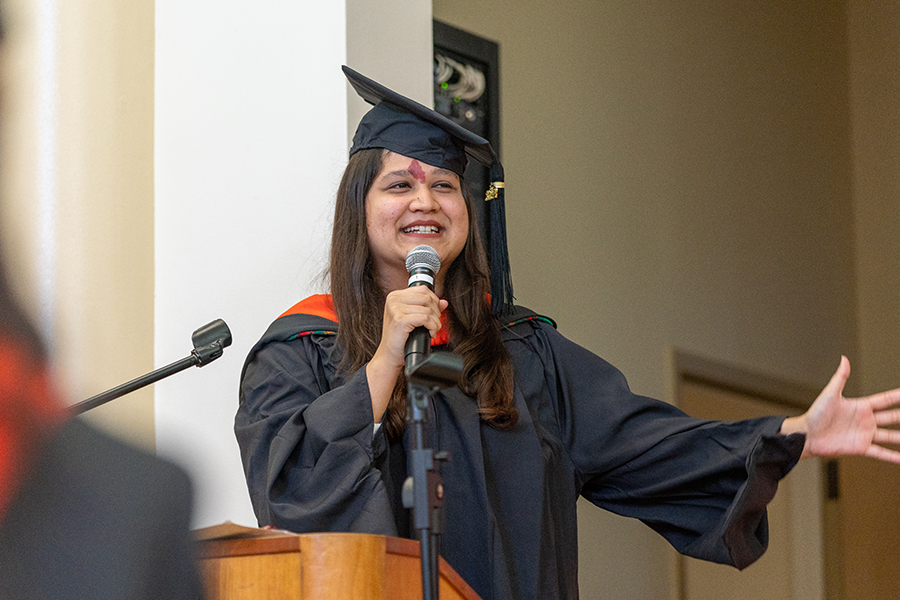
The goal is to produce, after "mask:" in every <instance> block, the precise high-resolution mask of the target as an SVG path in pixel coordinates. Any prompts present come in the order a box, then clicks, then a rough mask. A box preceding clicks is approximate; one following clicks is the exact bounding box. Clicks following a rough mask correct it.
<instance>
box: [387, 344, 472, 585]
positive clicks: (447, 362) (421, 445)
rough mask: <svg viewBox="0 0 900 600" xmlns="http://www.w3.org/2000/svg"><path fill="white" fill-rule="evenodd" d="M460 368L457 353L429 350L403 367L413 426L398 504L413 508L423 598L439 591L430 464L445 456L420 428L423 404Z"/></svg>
mask: <svg viewBox="0 0 900 600" xmlns="http://www.w3.org/2000/svg"><path fill="white" fill-rule="evenodd" d="M429 352H430V348H429ZM462 369H463V361H462V358H461V357H459V356H457V355H455V354H452V353H450V352H435V353H434V354H429V355H428V356H427V357H426V358H419V360H416V361H414V362H413V363H412V365H411V366H408V367H407V368H406V376H407V379H408V381H409V385H408V388H407V415H408V419H409V420H410V421H411V422H412V426H413V450H412V453H411V457H410V459H409V467H408V468H409V471H410V473H411V475H410V476H409V477H407V478H406V481H404V482H403V494H402V496H403V506H404V507H405V508H411V509H412V510H413V524H414V528H415V529H416V531H417V532H418V535H419V548H420V552H419V554H420V560H421V564H422V599H423V600H437V598H438V595H439V588H438V583H439V576H438V568H439V563H440V539H441V533H442V531H443V511H442V506H443V498H444V485H443V481H442V480H441V475H440V473H438V472H437V470H436V469H435V466H436V464H437V463H438V462H441V461H446V460H449V458H450V457H449V455H448V453H447V452H435V451H433V450H432V449H431V448H430V447H429V442H428V432H427V429H426V427H425V426H426V423H427V421H428V406H429V404H430V403H431V399H432V397H433V396H434V394H435V393H437V392H438V391H440V390H442V389H445V388H448V387H452V386H455V385H457V384H458V383H459V378H460V375H461V374H462Z"/></svg>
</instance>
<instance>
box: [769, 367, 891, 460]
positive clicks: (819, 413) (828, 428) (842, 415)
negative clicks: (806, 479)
mask: <svg viewBox="0 0 900 600" xmlns="http://www.w3.org/2000/svg"><path fill="white" fill-rule="evenodd" d="M848 377H850V361H849V360H848V359H847V357H846V356H842V357H841V364H840V366H839V367H838V369H837V371H836V372H835V373H834V375H833V376H832V377H831V381H829V382H828V385H826V386H825V389H823V390H822V393H820V394H819V397H818V398H816V401H815V402H813V404H812V406H810V407H809V410H808V411H806V413H805V414H803V415H801V416H799V417H791V418H788V419H785V421H784V424H783V425H782V426H781V433H783V434H790V433H806V445H805V446H804V447H803V455H802V458H808V457H811V456H832V457H833V456H848V455H860V456H871V457H872V458H877V459H879V460H884V461H888V462H893V463H898V464H900V451H897V450H891V449H889V448H885V447H884V446H883V445H882V444H900V430H898V429H892V428H890V427H889V426H890V425H897V424H900V388H898V389H894V390H890V391H887V392H881V393H880V394H873V395H871V396H866V397H864V398H845V397H844V385H845V384H846V383H847V378H848Z"/></svg>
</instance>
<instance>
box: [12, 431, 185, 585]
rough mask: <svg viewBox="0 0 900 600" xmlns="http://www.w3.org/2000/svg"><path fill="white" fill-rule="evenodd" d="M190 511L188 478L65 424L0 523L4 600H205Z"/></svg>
mask: <svg viewBox="0 0 900 600" xmlns="http://www.w3.org/2000/svg"><path fill="white" fill-rule="evenodd" d="M190 511H191V491H190V482H189V480H188V477H187V475H186V474H185V473H184V472H183V471H182V470H180V469H178V468H177V467H175V466H174V465H172V464H171V463H168V462H165V461H163V460H160V459H158V458H156V457H155V456H152V455H149V454H146V453H144V452H141V451H139V450H136V449H134V448H132V447H131V446H128V445H127V444H124V443H122V442H119V441H116V440H114V439H112V438H110V437H109V436H107V435H105V434H103V433H100V432H99V431H97V430H95V429H94V428H92V427H90V426H88V425H86V424H85V423H83V422H82V421H81V420H79V419H76V420H73V421H71V422H69V423H66V424H65V425H63V427H62V428H61V429H60V430H59V431H58V432H57V433H56V434H54V435H53V437H52V438H51V439H50V440H48V441H47V443H46V444H45V445H44V446H43V448H42V450H41V453H40V456H39V457H38V459H37V462H36V463H35V464H34V465H33V468H32V470H31V472H30V474H29V475H28V477H27V478H26V479H25V481H24V482H23V485H22V487H21V488H20V489H19V490H18V491H17V493H16V495H15V497H14V499H13V501H12V504H11V505H10V506H9V510H8V512H7V513H6V514H5V516H4V518H3V521H2V522H0V598H3V600H70V599H73V598H79V599H88V598H89V599H90V600H124V599H128V600H197V599H199V598H201V597H202V596H203V591H202V588H201V584H200V577H199V574H198V572H197V568H196V564H195V562H194V556H193V551H192V546H191V543H192V542H191V536H190V532H189V527H190Z"/></svg>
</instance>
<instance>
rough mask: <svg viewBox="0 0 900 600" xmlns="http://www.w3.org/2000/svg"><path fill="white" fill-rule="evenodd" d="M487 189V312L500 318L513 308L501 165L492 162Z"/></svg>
mask: <svg viewBox="0 0 900 600" xmlns="http://www.w3.org/2000/svg"><path fill="white" fill-rule="evenodd" d="M490 175H491V187H490V189H489V190H488V193H487V197H486V198H485V200H487V203H488V204H489V205H490V206H489V212H488V220H489V221H490V232H489V236H488V260H489V261H490V266H491V311H492V312H493V313H494V315H498V316H499V315H500V314H502V313H503V312H507V311H509V310H511V309H512V307H513V299H514V296H513V287H512V274H511V273H510V267H509V250H508V249H507V247H506V205H505V200H504V196H505V195H506V194H505V190H504V178H503V166H502V165H501V164H500V161H498V160H495V161H494V162H493V164H492V165H491V173H490Z"/></svg>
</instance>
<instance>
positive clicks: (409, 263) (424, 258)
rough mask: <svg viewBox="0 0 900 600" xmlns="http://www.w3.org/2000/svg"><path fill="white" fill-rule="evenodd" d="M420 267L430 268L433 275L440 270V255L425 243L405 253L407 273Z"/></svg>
mask: <svg viewBox="0 0 900 600" xmlns="http://www.w3.org/2000/svg"><path fill="white" fill-rule="evenodd" d="M421 268H425V269H430V270H431V271H433V272H434V274H435V275H437V272H438V271H440V270H441V257H440V256H438V253H437V250H435V249H434V248H432V247H431V246H428V245H426V244H422V245H421V246H416V247H415V248H413V249H412V250H410V251H409V254H407V255H406V272H407V273H412V272H413V270H415V269H421Z"/></svg>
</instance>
